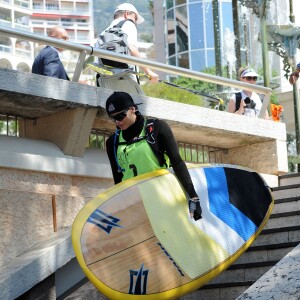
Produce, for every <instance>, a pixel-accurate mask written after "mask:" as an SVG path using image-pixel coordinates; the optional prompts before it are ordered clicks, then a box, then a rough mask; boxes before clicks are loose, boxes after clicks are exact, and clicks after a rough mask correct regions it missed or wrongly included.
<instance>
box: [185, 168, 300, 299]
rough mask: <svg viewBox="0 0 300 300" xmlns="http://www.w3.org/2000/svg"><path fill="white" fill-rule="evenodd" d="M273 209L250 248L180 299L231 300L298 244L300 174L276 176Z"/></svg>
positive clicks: (299, 240)
mask: <svg viewBox="0 0 300 300" xmlns="http://www.w3.org/2000/svg"><path fill="white" fill-rule="evenodd" d="M273 196H274V200H275V206H274V208H273V212H272V215H271V217H270V219H269V221H268V222H267V224H266V226H265V228H264V230H263V231H262V232H261V234H260V235H259V236H258V238H257V239H256V240H255V242H254V243H253V244H252V246H251V247H250V248H249V249H248V250H247V251H246V252H245V253H244V254H243V255H242V256H241V257H240V258H239V259H238V260H237V261H236V262H235V263H234V264H233V265H231V266H230V267H229V268H228V269H227V270H226V271H224V272H223V273H222V274H221V275H220V276H218V277H217V278H215V279H214V280H212V281H211V282H210V283H209V284H207V285H205V286H203V287H202V288H201V289H199V290H197V291H195V292H194V293H191V294H189V295H186V296H184V297H182V298H181V299H182V300H192V299H193V300H194V299H195V300H196V299H201V300H204V299H214V300H233V299H236V298H237V297H238V296H239V295H241V294H242V293H243V292H244V291H245V290H246V289H247V288H248V287H250V286H251V285H252V284H253V283H254V282H255V281H256V280H257V279H258V278H260V277H261V276H262V275H263V274H265V273H266V272H267V271H268V270H269V269H271V267H273V266H274V265H275V264H276V263H277V262H278V261H280V260H281V259H282V258H283V257H284V256H285V255H286V254H288V253H289V252H290V251H291V250H292V249H294V248H295V247H296V246H297V245H298V244H299V243H300V173H299V174H291V175H283V176H280V177H279V187H276V188H273Z"/></svg>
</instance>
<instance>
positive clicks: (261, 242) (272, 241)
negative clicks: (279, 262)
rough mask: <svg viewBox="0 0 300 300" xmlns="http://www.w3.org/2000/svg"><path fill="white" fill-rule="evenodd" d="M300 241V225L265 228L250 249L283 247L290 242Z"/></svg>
mask: <svg viewBox="0 0 300 300" xmlns="http://www.w3.org/2000/svg"><path fill="white" fill-rule="evenodd" d="M299 242H300V226H290V227H282V228H273V229H265V230H263V231H262V232H261V234H260V235H259V236H258V237H257V238H256V240H255V241H254V242H253V244H252V245H251V247H250V248H249V249H254V250H260V249H264V248H266V247H267V248H268V249H274V248H278V247H283V246H284V245H287V244H288V243H293V245H294V244H295V243H299Z"/></svg>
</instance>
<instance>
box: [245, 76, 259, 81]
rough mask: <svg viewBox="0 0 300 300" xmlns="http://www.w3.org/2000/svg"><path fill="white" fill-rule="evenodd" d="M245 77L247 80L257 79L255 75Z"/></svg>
mask: <svg viewBox="0 0 300 300" xmlns="http://www.w3.org/2000/svg"><path fill="white" fill-rule="evenodd" d="M245 78H246V80H248V81H250V80H255V81H256V80H257V77H256V76H253V77H252V76H247V77H245Z"/></svg>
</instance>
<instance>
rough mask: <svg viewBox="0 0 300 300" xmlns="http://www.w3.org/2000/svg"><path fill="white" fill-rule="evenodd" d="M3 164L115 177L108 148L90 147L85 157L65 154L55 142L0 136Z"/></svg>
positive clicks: (83, 174)
mask: <svg viewBox="0 0 300 300" xmlns="http://www.w3.org/2000/svg"><path fill="white" fill-rule="evenodd" d="M0 166H1V167H6V168H15V169H23V170H28V171H29V170H30V171H42V172H51V173H59V174H67V175H76V176H88V177H97V178H107V179H111V178H112V174H111V168H110V164H109V160H108V158H107V155H106V152H105V151H104V150H99V149H86V151H85V154H84V155H83V157H72V156H68V155H64V154H63V153H62V151H61V150H60V149H59V148H58V147H57V146H56V145H55V144H53V143H51V142H46V141H40V140H31V139H22V138H17V137H11V136H0Z"/></svg>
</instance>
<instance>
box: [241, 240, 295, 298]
mask: <svg viewBox="0 0 300 300" xmlns="http://www.w3.org/2000/svg"><path fill="white" fill-rule="evenodd" d="M299 291H300V244H299V245H298V246H297V247H296V248H294V249H293V250H292V251H291V252H290V253H289V254H287V255H286V256H285V257H284V258H283V259H282V260H281V261H280V262H279V263H277V264H276V265H275V266H274V267H273V268H272V269H270V270H269V271H268V272H267V273H266V274H264V275H263V276H262V277H261V278H260V279H259V280H257V281H256V282H255V284H253V285H252V286H251V287H250V288H248V289H247V290H246V291H245V292H244V293H243V294H242V295H241V296H240V297H238V298H237V300H246V299H249V300H250V299H251V300H254V299H255V300H268V299H290V300H292V299H295V300H296V299H299V295H300V292H299Z"/></svg>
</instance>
